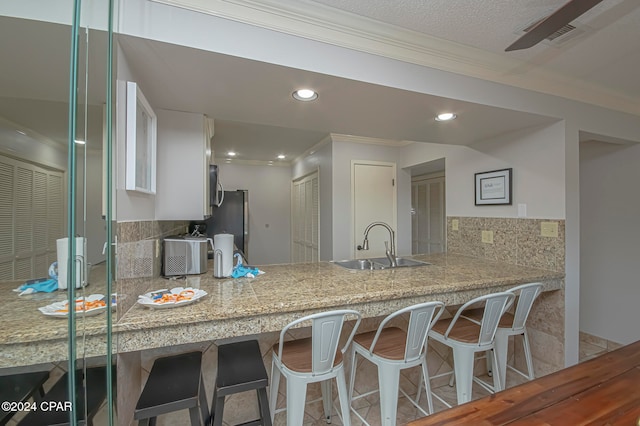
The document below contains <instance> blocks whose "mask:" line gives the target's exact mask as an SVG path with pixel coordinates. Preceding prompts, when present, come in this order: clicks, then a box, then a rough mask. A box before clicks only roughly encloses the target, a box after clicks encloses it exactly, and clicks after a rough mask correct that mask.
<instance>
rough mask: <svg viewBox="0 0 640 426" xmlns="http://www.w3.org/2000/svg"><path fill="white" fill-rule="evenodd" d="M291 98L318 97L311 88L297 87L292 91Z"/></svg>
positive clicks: (308, 99)
mask: <svg viewBox="0 0 640 426" xmlns="http://www.w3.org/2000/svg"><path fill="white" fill-rule="evenodd" d="M293 99H296V100H298V101H307V102H308V101H315V100H316V99H318V94H317V93H316V92H315V91H314V90H311V89H298V90H296V91H295V92H293Z"/></svg>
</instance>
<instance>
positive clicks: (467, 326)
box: [429, 292, 515, 405]
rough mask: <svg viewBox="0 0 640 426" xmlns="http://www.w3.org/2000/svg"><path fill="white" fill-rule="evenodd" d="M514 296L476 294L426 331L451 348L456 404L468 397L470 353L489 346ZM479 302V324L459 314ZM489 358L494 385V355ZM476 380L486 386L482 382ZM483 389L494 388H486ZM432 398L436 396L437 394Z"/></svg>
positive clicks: (472, 354) (470, 382)
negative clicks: (476, 295) (480, 318)
mask: <svg viewBox="0 0 640 426" xmlns="http://www.w3.org/2000/svg"><path fill="white" fill-rule="evenodd" d="M514 297H515V296H514V294H513V293H510V292H501V293H493V294H488V295H485V296H480V297H477V298H475V299H472V300H470V301H469V302H467V303H465V304H464V305H462V306H461V307H460V309H458V311H457V312H456V313H455V315H454V316H453V318H447V319H444V320H440V321H438V322H437V323H435V324H434V325H433V327H432V328H431V331H429V337H431V338H432V339H434V340H436V341H438V342H440V343H442V344H444V345H446V346H449V347H450V348H451V349H453V367H454V371H453V372H454V377H455V381H456V393H457V399H458V404H463V403H465V402H469V401H471V386H472V383H473V381H474V377H473V362H474V355H475V353H476V352H486V351H488V350H491V349H493V346H494V338H495V335H496V331H497V329H498V322H499V321H500V318H501V317H502V314H504V312H505V311H506V309H507V307H508V306H509V304H510V302H512V301H513V299H514ZM479 305H484V307H483V311H482V320H481V321H480V323H479V324H478V322H476V321H471V320H469V319H467V318H464V317H463V316H462V314H463V312H465V311H466V310H468V309H470V308H472V307H473V308H475V307H477V306H479ZM493 362H494V365H493V369H494V375H493V381H494V384H493V385H494V388H496V389H497V386H499V385H498V384H499V383H500V382H499V375H500V374H499V371H498V369H497V368H496V365H495V359H494V360H493ZM497 380H498V381H497ZM478 383H480V384H481V385H482V386H483V387H485V388H487V387H486V385H485V384H484V383H483V382H478ZM487 390H489V391H491V392H493V391H494V390H493V389H490V388H487ZM436 398H438V399H440V398H439V397H438V396H437V395H436ZM442 402H444V401H442ZM444 403H445V404H446V402H444ZM447 405H448V404H447Z"/></svg>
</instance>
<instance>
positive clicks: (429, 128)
mask: <svg viewBox="0 0 640 426" xmlns="http://www.w3.org/2000/svg"><path fill="white" fill-rule="evenodd" d="M265 1H267V0H265ZM269 1H270V2H271V3H270V4H271V5H273V3H274V2H276V0H269ZM277 1H281V2H283V5H284V3H287V4H288V5H289V6H290V4H291V3H290V1H289V0H277ZM296 1H299V2H300V4H303V5H304V6H305V8H307V7H308V8H307V9H306V10H309V13H312V9H313V8H314V7H315V8H320V9H325V10H332V11H335V10H339V11H340V13H341V14H342V15H347V16H350V17H352V18H357V19H365V20H368V22H370V23H374V24H375V23H376V21H381V22H384V23H386V24H390V25H396V26H399V27H402V28H406V29H409V30H413V31H418V32H421V33H424V34H427V35H429V36H431V37H435V38H436V39H443V40H449V41H451V42H453V43H456V45H459V46H461V47H469V48H470V49H474V51H475V53H477V52H486V53H487V55H494V56H493V57H494V58H495V57H496V56H495V55H504V56H505V57H508V58H513V59H516V60H517V61H518V63H519V64H520V65H519V66H518V67H517V69H507V70H504V73H505V74H507V73H520V74H522V75H524V76H527V75H528V73H529V71H532V70H540V69H544V70H552V71H553V72H557V73H561V74H562V75H564V76H566V77H568V78H569V79H576V80H583V81H584V82H586V83H588V85H593V86H597V87H600V88H604V89H606V90H608V91H613V92H618V93H621V94H624V95H625V96H627V97H631V99H634V98H635V99H640V79H639V78H637V70H638V69H640V0H603V1H602V3H600V5H598V6H596V8H594V9H592V10H591V11H589V12H587V13H586V14H584V15H583V16H582V17H580V18H579V19H578V20H577V21H575V22H574V24H576V25H578V26H579V27H581V28H584V29H586V32H585V33H584V34H583V35H581V36H579V37H576V38H574V39H572V40H571V41H568V42H566V43H564V44H562V45H561V46H551V45H549V44H540V45H537V46H534V47H533V48H531V49H527V50H523V51H517V52H509V53H505V52H504V48H505V47H506V46H508V45H509V44H511V42H513V41H514V40H516V39H517V38H518V37H519V34H517V29H519V28H522V27H523V26H525V25H526V24H529V23H531V22H532V21H534V20H536V19H539V18H541V17H543V16H545V15H546V14H548V13H550V12H551V11H553V10H555V9H557V8H558V7H560V6H561V5H562V4H563V3H564V0H473V1H472V0H428V1H427V0H396V1H388V0H368V1H365V0H315V1H313V0H296ZM353 14H356V15H359V16H354V15H353ZM363 17H364V18H363ZM0 37H2V39H3V40H10V42H7V43H0V55H1V57H2V58H3V66H2V73H0V116H1V117H4V118H5V119H6V120H8V121H9V122H11V123H15V124H17V125H18V126H19V127H21V128H26V129H32V130H34V131H36V132H38V133H40V134H42V135H44V136H45V137H48V138H50V139H52V140H55V141H58V142H59V143H64V142H65V141H66V126H67V119H66V115H67V103H66V97H67V93H68V59H67V58H68V50H65V48H64V46H66V45H67V44H68V40H69V29H68V27H65V26H61V25H55V24H48V23H43V22H35V21H26V20H20V19H13V18H7V17H0ZM91 40H92V42H93V43H95V42H96V41H97V42H98V43H99V44H100V49H98V50H100V51H103V50H102V46H101V45H102V44H104V37H102V38H101V37H100V36H99V35H92V36H91ZM120 40H121V41H122V43H123V48H124V51H125V52H126V54H127V56H128V57H129V60H130V62H131V67H132V68H134V69H135V70H136V72H137V73H139V75H144V76H145V82H144V83H145V84H144V86H145V90H148V93H146V95H147V98H148V99H149V100H150V101H151V102H152V105H153V106H154V107H155V108H165V109H175V110H181V111H193V112H199V113H203V114H207V115H209V116H211V117H214V118H215V119H216V135H217V139H216V140H215V141H214V144H215V145H216V146H215V148H216V150H217V152H220V153H222V152H226V150H235V151H237V152H238V153H239V154H240V155H239V157H240V158H241V159H246V160H262V161H267V160H271V159H273V158H274V157H275V156H276V155H277V154H278V153H285V154H286V155H287V156H288V157H287V158H288V159H290V158H293V157H295V156H297V155H300V154H301V153H303V152H304V151H305V150H306V149H308V148H309V147H310V146H312V145H313V144H315V143H317V142H319V141H321V140H322V139H323V138H324V137H326V135H328V134H329V133H340V134H345V135H354V136H359V137H374V138H384V139H391V140H415V141H432V142H440V143H453V144H471V143H473V142H474V141H477V140H481V139H483V138H488V137H495V136H497V135H500V134H503V133H506V132H510V131H514V130H518V129H522V128H525V127H530V126H535V125H540V124H543V123H547V122H549V121H550V120H549V118H547V117H540V116H535V115H531V114H522V113H517V112H515V111H504V110H500V109H498V108H490V107H486V106H480V105H474V104H471V103H462V102H454V101H452V100H448V99H443V98H438V97H435V96H427V95H417V94H415V93H410V92H405V91H401V90H392V89H390V88H384V87H381V86H375V85H370V84H364V83H362V82H356V81H348V80H345V79H339V78H335V77H331V76H327V75H321V74H317V73H310V72H304V71H301V70H293V69H290V68H286V67H279V66H276V65H273V64H265V63H260V62H255V61H249V60H242V59H240V58H233V57H230V56H225V55H220V54H213V53H207V52H203V51H198V50H196V49H189V48H184V47H179V46H175V45H168V44H164V43H159V42H151V41H148V40H143V39H137V38H133V37H121V39H120ZM52 47H55V48H52ZM61 48H62V50H61ZM65 52H66V53H65ZM99 60H100V58H93V57H90V58H89V62H90V67H91V68H92V69H93V70H94V71H93V72H94V74H93V75H94V76H95V77H96V79H95V81H98V82H100V83H101V85H102V86H103V84H104V80H105V77H104V76H103V75H100V74H98V75H96V74H95V70H101V69H104V66H103V65H100V64H99ZM201 70H208V71H209V72H206V73H205V72H202V71H201ZM212 70H215V72H213V71H212ZM212 73H213V74H214V75H216V76H217V77H218V78H217V79H216V82H218V83H219V84H216V85H211V84H210V83H211V79H210V75H211V74H212ZM296 82H299V83H302V82H304V83H305V84H307V83H310V82H312V83H313V85H314V87H317V88H318V89H319V90H320V91H321V93H322V94H321V97H320V99H319V101H318V102H314V103H313V104H308V105H301V104H298V103H295V102H292V100H291V97H290V93H291V90H292V89H293V87H292V86H295V84H296ZM89 89H90V90H89V94H88V103H89V104H90V105H92V108H90V109H89V112H90V116H89V122H90V123H92V122H94V120H98V121H99V120H100V117H101V107H100V105H101V103H102V99H100V98H99V96H96V95H95V93H94V92H92V91H91V87H89ZM102 92H103V90H102ZM376 99H385V100H386V101H387V102H385V104H384V105H383V106H380V103H379V102H376V101H375V100H376ZM452 107H455V108H456V110H457V111H460V114H459V115H462V117H461V118H463V120H457V121H456V122H455V123H450V125H447V126H438V125H436V123H435V122H434V121H433V120H432V116H433V115H434V114H435V113H436V112H439V111H438V110H440V109H447V108H452ZM505 114H506V117H507V118H505ZM89 127H90V128H91V129H92V130H95V131H94V132H93V133H92V134H90V135H89V140H96V142H97V143H99V141H100V139H101V131H100V130H101V129H100V128H99V127H100V126H98V125H91V124H90V126H89Z"/></svg>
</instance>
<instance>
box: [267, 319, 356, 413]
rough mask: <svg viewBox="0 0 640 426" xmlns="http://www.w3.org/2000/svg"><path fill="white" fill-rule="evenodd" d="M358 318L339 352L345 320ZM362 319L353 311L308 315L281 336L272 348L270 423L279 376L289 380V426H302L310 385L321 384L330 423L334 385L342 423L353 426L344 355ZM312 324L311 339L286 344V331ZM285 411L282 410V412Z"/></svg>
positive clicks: (287, 327)
mask: <svg viewBox="0 0 640 426" xmlns="http://www.w3.org/2000/svg"><path fill="white" fill-rule="evenodd" d="M348 317H350V318H355V319H356V323H355V325H354V327H353V331H352V332H351V334H350V335H349V338H348V339H347V341H346V343H345V344H344V346H343V347H342V348H341V349H338V345H339V341H340V335H341V333H342V327H343V325H344V322H345V320H346V319H347V318H348ZM360 320H361V316H360V313H359V312H358V311H354V310H347V309H345V310H337V311H329V312H322V313H318V314H313V315H308V316H306V317H303V318H300V319H298V320H296V321H293V322H291V323H290V324H288V325H287V326H286V327H284V328H283V329H282V331H281V332H280V341H279V342H278V343H276V344H275V345H274V346H273V362H272V364H271V388H270V390H269V392H270V401H269V402H270V404H271V419H272V420H273V418H274V416H275V413H276V401H277V399H278V386H279V383H280V375H281V374H282V375H283V376H284V377H285V379H286V380H287V408H286V410H287V426H299V425H302V420H303V418H304V406H305V400H306V393H307V384H308V383H315V382H322V397H323V405H324V413H325V417H326V419H327V422H330V420H331V411H332V407H331V406H332V398H331V382H330V380H331V379H333V378H335V379H336V381H337V384H338V398H339V400H340V409H341V411H342V416H341V417H342V423H343V424H344V425H345V426H350V425H351V422H350V416H349V396H348V391H347V383H346V379H345V375H344V362H343V361H344V354H345V351H346V350H347V348H348V347H349V344H350V343H351V341H352V340H353V336H354V335H355V334H356V330H357V329H358V326H359V325H360ZM305 321H307V322H309V321H310V322H311V337H309V338H305V339H296V340H291V341H288V342H285V341H284V338H285V335H286V333H287V331H288V330H289V329H290V328H291V327H294V326H296V325H299V324H301V323H304V322H305ZM279 411H282V410H279Z"/></svg>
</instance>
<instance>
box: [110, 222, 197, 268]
mask: <svg viewBox="0 0 640 426" xmlns="http://www.w3.org/2000/svg"><path fill="white" fill-rule="evenodd" d="M188 224H189V222H187V221H171V220H169V221H157V220H152V221H139V222H118V224H117V229H116V235H117V237H118V255H117V261H118V266H117V268H116V270H117V278H118V279H125V278H145V277H157V276H160V272H161V266H162V262H161V261H162V259H161V258H160V253H161V252H162V250H161V247H160V244H161V242H162V238H163V237H166V236H168V235H175V234H182V233H184V232H185V231H186V229H187V226H188Z"/></svg>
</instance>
